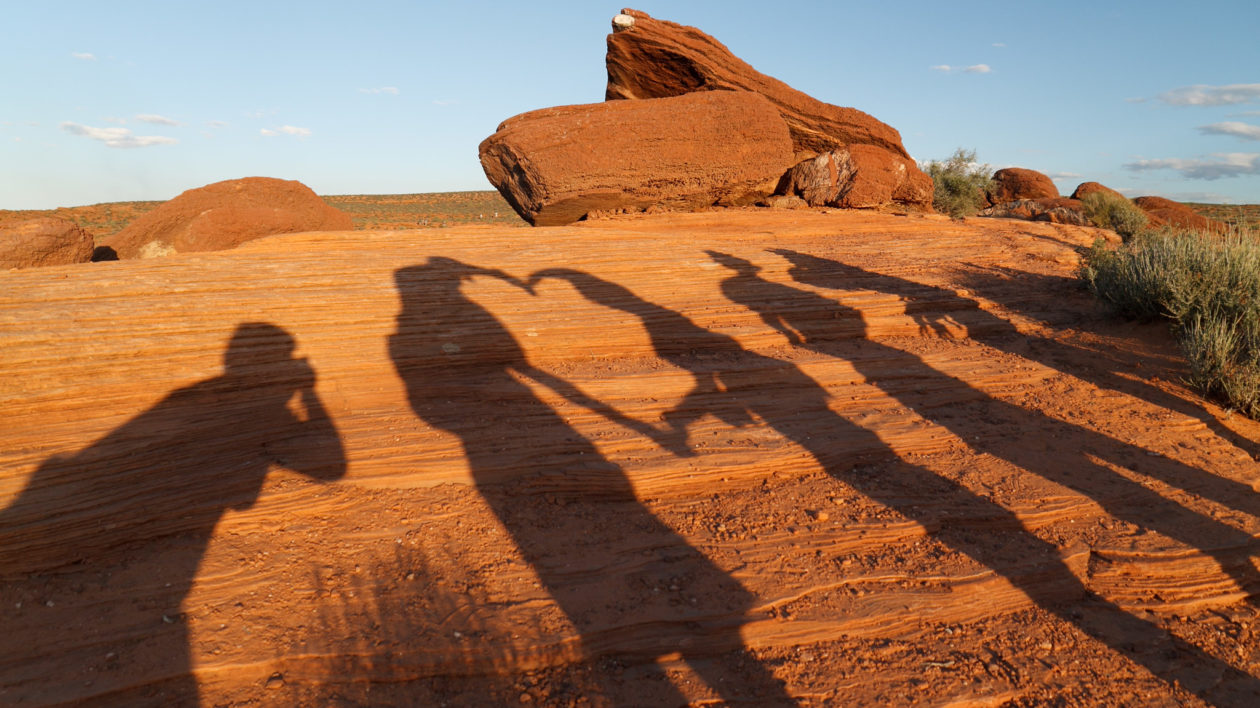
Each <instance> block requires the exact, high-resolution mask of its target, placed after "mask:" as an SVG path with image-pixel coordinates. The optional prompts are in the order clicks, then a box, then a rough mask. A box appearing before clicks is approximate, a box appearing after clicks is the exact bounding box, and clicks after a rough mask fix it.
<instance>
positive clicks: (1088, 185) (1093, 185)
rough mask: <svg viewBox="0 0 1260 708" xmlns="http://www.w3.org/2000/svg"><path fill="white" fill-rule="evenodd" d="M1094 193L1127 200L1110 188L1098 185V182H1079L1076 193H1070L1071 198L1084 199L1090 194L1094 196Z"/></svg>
mask: <svg viewBox="0 0 1260 708" xmlns="http://www.w3.org/2000/svg"><path fill="white" fill-rule="evenodd" d="M1095 192H1102V193H1103V194H1110V195H1112V196H1115V197H1119V198H1121V199H1128V197H1126V196H1124V195H1123V194H1121V193H1119V192H1117V191H1116V190H1114V189H1112V188H1111V187H1108V186H1106V185H1103V184H1099V183H1098V182H1081V183H1080V184H1078V185H1076V191H1074V192H1072V198H1073V199H1084V198H1085V197H1086V196H1088V195H1090V194H1094V193H1095Z"/></svg>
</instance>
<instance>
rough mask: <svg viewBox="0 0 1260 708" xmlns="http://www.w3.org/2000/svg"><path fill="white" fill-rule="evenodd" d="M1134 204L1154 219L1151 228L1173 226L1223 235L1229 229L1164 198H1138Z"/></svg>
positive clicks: (1183, 205)
mask: <svg viewBox="0 0 1260 708" xmlns="http://www.w3.org/2000/svg"><path fill="white" fill-rule="evenodd" d="M1133 203H1134V204H1136V205H1138V207H1139V208H1141V209H1142V211H1144V212H1146V213H1147V214H1148V215H1149V216H1151V217H1154V218H1153V219H1152V220H1151V221H1152V223H1151V226H1172V227H1175V228H1182V229H1195V230H1198V231H1211V232H1213V233H1221V232H1223V231H1225V230H1227V229H1228V228H1229V227H1228V226H1226V225H1225V224H1224V223H1222V222H1220V221H1216V220H1215V219H1209V218H1207V217H1206V216H1203V215H1201V214H1199V213H1198V212H1197V211H1195V210H1194V209H1191V208H1190V207H1188V206H1186V205H1185V204H1182V203H1181V202H1175V201H1173V200H1171V199H1165V198H1164V197H1137V198H1135V199H1134V200H1133Z"/></svg>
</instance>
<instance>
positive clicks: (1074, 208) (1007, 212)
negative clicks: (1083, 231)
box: [978, 197, 1089, 226]
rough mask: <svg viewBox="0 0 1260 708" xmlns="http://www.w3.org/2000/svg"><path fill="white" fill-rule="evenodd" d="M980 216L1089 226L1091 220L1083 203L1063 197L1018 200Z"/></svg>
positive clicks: (998, 206)
mask: <svg viewBox="0 0 1260 708" xmlns="http://www.w3.org/2000/svg"><path fill="white" fill-rule="evenodd" d="M978 216H988V217H995V218H999V219H1023V220H1024V221H1048V222H1050V223H1053V224H1070V225H1072V226H1089V219H1087V218H1086V217H1085V211H1084V205H1083V204H1082V203H1081V201H1080V200H1079V199H1065V198H1063V197H1054V198H1051V199H1017V200H1014V201H1010V202H1006V203H1004V204H999V205H997V206H992V207H989V208H988V209H984V210H983V211H981V212H980V213H979V214H978Z"/></svg>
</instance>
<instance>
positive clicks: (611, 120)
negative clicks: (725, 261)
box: [480, 91, 792, 226]
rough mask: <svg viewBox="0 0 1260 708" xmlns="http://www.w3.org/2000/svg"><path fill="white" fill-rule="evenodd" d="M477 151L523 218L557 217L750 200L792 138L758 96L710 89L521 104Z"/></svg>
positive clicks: (787, 161) (779, 169) (763, 189)
mask: <svg viewBox="0 0 1260 708" xmlns="http://www.w3.org/2000/svg"><path fill="white" fill-rule="evenodd" d="M480 153H481V166H482V168H483V169H484V170H485V172H486V176H487V177H488V178H489V179H490V182H491V184H493V185H494V186H495V187H496V188H497V189H498V190H499V192H500V193H501V194H502V195H503V196H504V198H505V199H507V201H508V202H509V203H510V204H511V205H512V207H513V208H514V209H515V210H516V212H517V213H518V214H520V215H521V217H522V218H523V219H525V220H526V221H528V222H530V223H531V224H534V225H535V226H556V225H561V224H568V223H571V222H574V221H578V220H579V219H582V218H583V217H584V216H586V215H587V214H588V213H590V212H596V211H608V210H616V209H627V208H637V209H647V208H650V207H655V208H667V209H697V208H703V207H708V206H712V205H715V204H716V205H722V206H737V205H750V204H753V203H755V202H757V201H758V200H761V199H763V198H765V197H767V196H768V195H770V194H771V193H773V192H774V188H775V186H776V184H777V182H778V179H779V177H780V176H781V175H782V174H783V172H784V170H786V169H787V168H788V167H789V166H790V165H791V164H792V141H791V138H790V137H789V135H788V130H787V126H786V125H785V124H784V123H783V121H782V120H781V119H780V118H779V115H778V112H777V111H775V109H774V107H773V106H772V105H771V104H770V102H769V101H768V100H766V99H765V98H764V97H763V96H759V95H757V94H755V93H749V92H742V91H714V92H706V93H697V94H688V95H686V96H677V97H674V98H662V99H656V100H651V101H611V102H607V103H595V104H587V105H578V106H562V107H558V108H545V109H542V110H538V111H532V112H530V113H524V114H521V115H519V116H515V117H513V118H509V119H508V120H506V121H504V122H503V124H502V125H500V126H499V129H498V130H497V131H496V132H495V134H494V135H491V136H490V137H488V138H486V139H485V140H484V141H483V142H482V143H481V148H480Z"/></svg>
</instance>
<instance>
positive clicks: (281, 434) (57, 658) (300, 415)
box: [0, 322, 346, 705]
mask: <svg viewBox="0 0 1260 708" xmlns="http://www.w3.org/2000/svg"><path fill="white" fill-rule="evenodd" d="M295 346H296V342H295V341H294V339H293V337H292V336H291V335H290V334H289V333H288V332H286V331H285V330H284V329H282V328H280V327H277V326H275V325H273V324H268V323H261V322H248V323H243V324H241V325H239V326H238V327H237V328H236V330H235V332H234V334H233V335H232V338H231V341H230V342H229V344H228V347H227V350H226V352H225V354H224V371H223V373H222V374H221V375H219V376H216V377H213V378H210V379H206V380H204V381H200V382H198V383H195V384H192V385H190V386H186V387H184V388H180V389H177V390H175V391H174V392H172V393H170V394H169V395H167V396H166V397H165V398H163V399H162V400H161V401H160V402H158V403H157V404H156V405H154V406H153V407H152V408H150V409H148V410H147V411H145V412H144V413H141V414H140V415H138V416H136V417H135V418H132V419H131V420H129V421H128V422H126V423H125V424H123V425H122V426H120V427H118V428H116V429H115V430H113V431H112V432H110V433H109V434H107V435H106V436H105V437H103V438H101V439H99V440H97V441H96V442H94V443H92V444H91V445H90V446H88V447H86V448H84V449H83V450H80V451H79V452H77V453H75V454H73V455H71V456H55V457H52V458H49V459H48V460H46V461H45V462H44V463H43V464H42V465H40V467H39V468H38V469H37V470H36V471H35V473H34V474H33V475H32V477H31V478H30V480H29V482H28V483H27V485H26V487H25V488H24V489H23V491H22V492H21V493H20V494H19V495H18V497H17V498H16V499H15V500H14V501H13V503H12V504H10V505H9V506H8V507H6V508H5V509H4V510H3V511H0V578H3V579H4V580H5V584H6V591H7V592H12V593H15V595H13V596H12V597H17V598H18V600H17V602H16V603H15V605H16V608H15V607H14V605H6V607H5V610H4V611H5V623H4V624H5V626H4V628H3V633H0V687H3V690H4V693H3V694H0V702H4V703H8V702H10V701H12V702H14V703H18V704H21V703H34V704H47V703H62V702H79V701H91V702H94V703H108V704H118V705H197V704H198V702H199V695H198V686H197V681H196V679H195V678H194V676H193V674H192V672H191V670H192V666H191V659H190V651H189V644H188V642H189V636H188V630H187V626H186V624H185V617H184V615H183V614H182V612H181V608H182V605H183V601H184V598H185V596H186V595H187V594H188V592H189V590H190V588H191V587H192V585H193V581H194V579H195V577H196V575H197V569H198V566H199V564H200V562H201V559H202V557H203V555H204V554H205V551H206V548H207V546H208V545H209V542H210V537H211V535H212V533H213V531H214V528H215V525H216V524H217V523H218V521H219V519H220V517H222V516H223V513H224V512H225V511H227V510H229V509H245V508H248V507H250V506H252V505H253V504H254V502H255V501H256V500H257V498H258V494H259V491H260V489H261V487H262V485H263V481H264V479H265V477H266V476H267V472H268V470H269V469H270V468H271V467H272V466H273V465H278V466H280V467H285V468H287V469H290V470H293V471H296V472H299V473H302V474H304V475H307V476H309V477H310V478H312V479H314V480H317V481H321V482H329V481H333V480H336V479H338V478H340V477H341V476H342V475H343V474H344V473H345V469H346V460H345V454H344V451H343V449H342V445H341V441H340V438H339V437H338V435H337V431H336V429H335V428H334V426H333V423H332V421H331V420H330V419H329V417H328V415H327V413H326V412H325V410H324V407H323V405H322V403H321V402H320V399H319V396H318V395H317V394H316V393H315V372H314V370H313V369H312V368H311V366H310V364H309V363H308V362H307V361H306V360H305V359H296V358H293V356H292V354H293V350H294V348H295ZM291 406H294V407H297V408H299V409H300V412H297V413H295V412H294V411H293V410H291ZM45 597H48V598H49V599H47V600H45V599H44V598H45ZM52 597H56V598H57V600H59V601H61V602H60V604H58V603H57V602H54V600H53V599H51V598H52ZM66 598H70V600H68V601H67V600H66ZM50 677H55V678H52V679H51V680H50Z"/></svg>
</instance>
